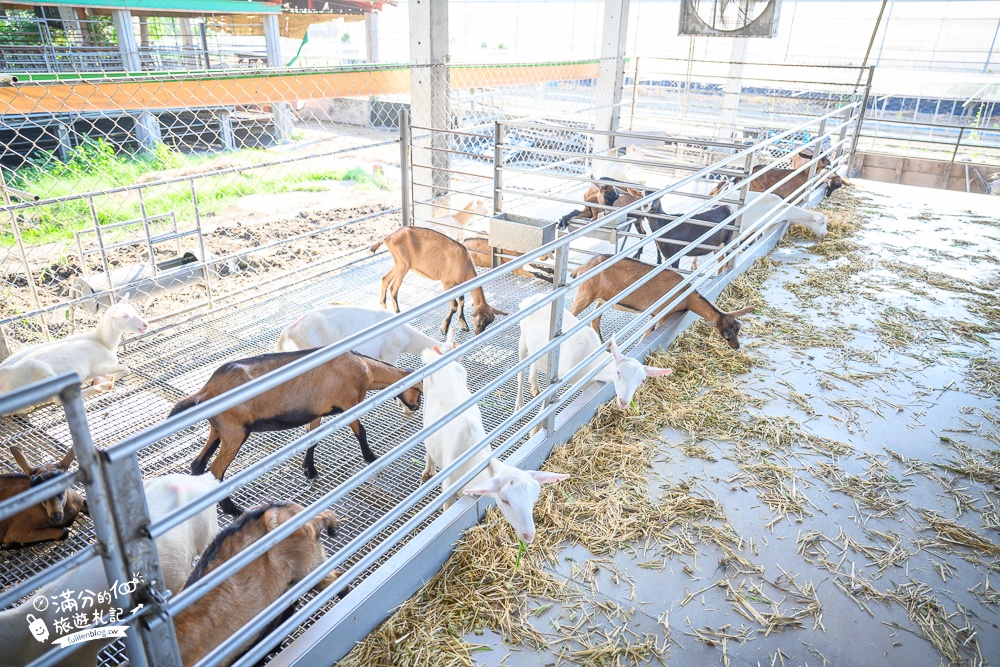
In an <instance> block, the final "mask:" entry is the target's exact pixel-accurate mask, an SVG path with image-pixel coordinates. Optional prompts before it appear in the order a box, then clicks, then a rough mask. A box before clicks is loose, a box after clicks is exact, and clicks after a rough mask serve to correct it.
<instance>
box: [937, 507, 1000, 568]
mask: <svg viewBox="0 0 1000 667" xmlns="http://www.w3.org/2000/svg"><path fill="white" fill-rule="evenodd" d="M920 515H921V516H922V517H923V518H924V519H925V520H926V521H927V523H928V524H930V527H931V529H933V530H934V532H935V534H936V536H937V540H936V542H937V543H938V544H939V545H941V546H943V547H944V548H946V549H948V550H949V551H952V552H954V553H958V554H959V555H962V556H964V555H965V554H964V553H963V551H962V549H970V550H972V551H975V552H978V553H981V554H984V555H986V556H991V557H995V556H1000V546H997V545H996V544H994V543H993V542H991V541H989V540H988V539H986V538H985V537H983V536H981V535H977V534H976V533H974V532H972V531H971V530H969V529H968V528H965V527H963V526H959V525H958V524H956V523H955V522H953V521H949V520H948V519H945V518H944V517H942V516H941V515H939V514H937V513H936V512H931V511H929V510H921V511H920ZM973 562H978V559H977V560H975V561H973Z"/></svg>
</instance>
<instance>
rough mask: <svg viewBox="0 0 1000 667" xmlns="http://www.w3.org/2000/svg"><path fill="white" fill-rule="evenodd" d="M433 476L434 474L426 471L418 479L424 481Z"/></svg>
mask: <svg viewBox="0 0 1000 667" xmlns="http://www.w3.org/2000/svg"><path fill="white" fill-rule="evenodd" d="M433 476H434V475H428V474H427V473H424V474H423V475H421V476H420V481H421V482H426V481H427V480H429V479H430V478H431V477H433Z"/></svg>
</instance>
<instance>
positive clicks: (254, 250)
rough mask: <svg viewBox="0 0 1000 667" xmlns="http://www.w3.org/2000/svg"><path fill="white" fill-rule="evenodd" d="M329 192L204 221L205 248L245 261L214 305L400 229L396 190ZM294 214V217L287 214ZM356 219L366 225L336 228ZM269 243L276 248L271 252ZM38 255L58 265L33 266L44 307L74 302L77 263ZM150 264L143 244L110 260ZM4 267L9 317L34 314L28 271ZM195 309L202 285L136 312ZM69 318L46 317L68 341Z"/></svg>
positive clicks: (192, 244)
mask: <svg viewBox="0 0 1000 667" xmlns="http://www.w3.org/2000/svg"><path fill="white" fill-rule="evenodd" d="M324 185H325V186H327V187H329V188H330V189H329V190H327V191H322V192H301V193H292V194H291V195H290V194H275V195H252V196H249V197H242V198H240V199H239V200H237V201H236V202H235V203H234V205H233V206H232V208H230V209H228V210H227V211H226V212H225V213H224V214H222V215H218V216H211V217H206V218H204V219H203V220H202V225H203V226H202V229H203V233H204V242H205V247H206V249H207V250H208V251H209V252H210V253H212V254H213V255H214V256H215V257H217V258H219V257H226V256H229V255H239V256H238V257H235V258H234V259H233V260H232V261H230V262H225V263H220V264H219V265H218V270H217V272H216V273H215V274H213V276H212V279H211V280H212V290H213V295H214V297H215V298H216V299H218V298H219V297H220V296H223V295H226V294H232V293H235V292H240V291H243V290H246V289H248V288H257V292H258V293H260V294H264V293H266V291H267V288H266V287H264V286H262V285H261V284H260V283H261V280H262V279H264V278H268V279H273V278H274V277H275V276H276V275H283V274H292V273H295V272H299V271H303V270H307V269H310V268H311V267H313V266H315V265H316V263H317V262H320V261H323V260H329V258H332V257H337V256H340V255H343V254H344V253H346V252H350V251H352V250H358V249H362V248H364V247H367V246H370V245H371V244H372V243H374V242H375V241H376V240H377V239H379V238H382V237H383V236H384V235H385V234H386V233H388V232H389V231H391V230H392V229H393V228H394V227H396V226H398V225H399V214H398V213H388V214H386V215H378V214H379V213H381V212H383V211H391V210H392V209H393V208H394V207H395V206H398V191H397V192H391V191H386V190H380V189H377V188H373V187H359V186H356V185H354V184H353V183H351V182H346V183H343V182H331V183H326V184H324ZM293 196H294V197H293ZM290 197H293V198H294V201H292V200H290ZM293 204H294V205H293ZM290 210H294V211H296V212H295V213H294V214H289V211H290ZM355 218H365V219H363V220H360V221H358V222H355V223H351V224H347V225H343V226H337V225H338V224H340V223H344V222H347V221H350V220H352V219H355ZM296 237H301V238H296ZM196 238H197V237H195V236H189V237H185V238H183V239H182V240H181V241H180V250H179V253H178V252H176V251H173V252H169V251H172V250H173V248H168V249H167V250H168V252H162V248H161V247H158V250H157V252H158V253H162V254H158V256H157V259H158V261H159V260H160V258H161V256H162V257H163V258H164V259H166V258H168V255H169V256H173V255H175V254H183V253H184V252H188V251H191V252H196V253H197V251H198V242H197V240H196ZM279 242H280V243H279ZM270 244H277V245H275V246H274V247H266V246H268V245H270ZM32 256H33V258H37V257H52V258H57V259H58V260H60V261H56V262H48V263H44V262H39V261H34V262H33V266H32V268H33V276H34V279H35V281H36V285H37V286H38V296H39V301H40V302H41V303H42V305H43V307H44V306H50V305H55V304H59V303H62V302H64V301H66V300H67V299H69V298H70V289H71V288H72V287H73V285H74V283H75V282H76V281H77V279H78V278H80V277H81V276H82V275H83V271H82V267H81V265H80V262H79V256H78V255H76V254H73V255H69V254H65V250H64V249H62V250H57V249H54V248H50V249H45V248H41V247H39V248H35V249H34V254H33V255H32ZM148 261H149V256H148V253H147V251H146V249H145V246H144V245H138V246H129V247H127V248H121V249H118V250H111V251H109V253H108V262H109V265H110V267H111V269H112V270H114V269H115V268H117V267H122V266H127V265H130V264H136V263H148ZM5 266H6V268H7V271H6V272H5V273H4V275H3V277H4V281H5V283H6V289H5V290H4V297H5V298H4V304H3V305H4V307H3V312H4V313H5V314H7V313H9V312H30V311H32V310H34V309H35V308H34V300H33V298H32V295H31V291H30V290H29V289H28V281H27V277H26V275H25V274H24V273H23V264H22V263H20V262H19V261H17V262H15V261H14V258H12V257H8V261H7V262H6V264H5ZM88 266H89V269H90V271H91V272H101V271H103V266H102V264H101V260H100V256H99V255H97V254H94V255H91V256H90V257H89V262H88ZM196 304H202V305H203V306H204V307H206V308H207V305H208V302H207V292H206V289H205V287H204V285H202V284H195V285H191V286H188V287H185V288H182V289H179V290H176V291H171V292H168V293H166V294H162V295H159V296H156V297H154V298H150V299H144V300H140V301H139V303H138V304H137V305H138V308H139V310H140V312H141V313H142V315H143V316H144V317H146V318H147V319H152V318H158V317H164V316H167V315H168V314H169V313H172V312H175V311H177V310H180V309H182V308H187V307H190V306H192V305H196ZM68 317H69V315H68V312H65V311H63V312H60V311H56V312H55V313H53V314H52V315H50V316H49V317H48V318H47V322H48V323H49V330H50V332H51V334H52V336H53V337H55V338H58V337H61V336H63V335H67V334H69V332H70V320H69V319H68ZM75 319H76V325H77V327H78V328H83V329H86V328H88V327H91V326H93V325H94V324H96V321H97V318H96V316H94V315H92V314H90V313H87V312H85V311H84V310H82V309H78V310H77V311H76V313H75ZM5 333H6V335H7V336H8V340H11V341H17V342H18V343H23V342H39V341H40V340H41V333H40V329H39V325H38V322H37V320H34V319H32V320H28V321H23V322H22V323H20V324H15V325H12V326H8V327H7V328H6V329H5ZM12 347H13V345H12Z"/></svg>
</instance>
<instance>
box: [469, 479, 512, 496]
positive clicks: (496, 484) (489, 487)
mask: <svg viewBox="0 0 1000 667" xmlns="http://www.w3.org/2000/svg"><path fill="white" fill-rule="evenodd" d="M501 486H503V481H502V480H501V479H500V478H499V477H490V478H489V479H488V480H486V481H485V482H483V483H482V484H480V485H479V486H472V487H468V488H465V489H463V490H462V493H463V494H464V495H466V496H488V495H491V494H494V493H497V492H498V491H500V487H501Z"/></svg>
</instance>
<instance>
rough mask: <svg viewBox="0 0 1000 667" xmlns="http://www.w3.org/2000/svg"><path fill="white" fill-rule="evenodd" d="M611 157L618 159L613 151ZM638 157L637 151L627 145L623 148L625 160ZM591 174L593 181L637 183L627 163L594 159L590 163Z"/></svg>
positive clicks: (630, 166)
mask: <svg viewBox="0 0 1000 667" xmlns="http://www.w3.org/2000/svg"><path fill="white" fill-rule="evenodd" d="M613 157H618V152H617V151H615V152H614V155H613ZM638 157H639V149H638V148H637V147H636V146H634V145H631V144H629V145H628V146H627V147H626V148H625V158H626V159H629V160H635V159H637V158H638ZM591 173H592V174H593V178H594V180H595V181H596V180H600V179H605V180H612V181H618V182H619V183H638V182H639V181H637V180H636V176H635V174H634V173H633V171H632V165H630V164H628V163H627V162H615V161H612V160H606V159H601V158H598V157H595V158H594V159H593V163H592V169H591Z"/></svg>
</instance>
